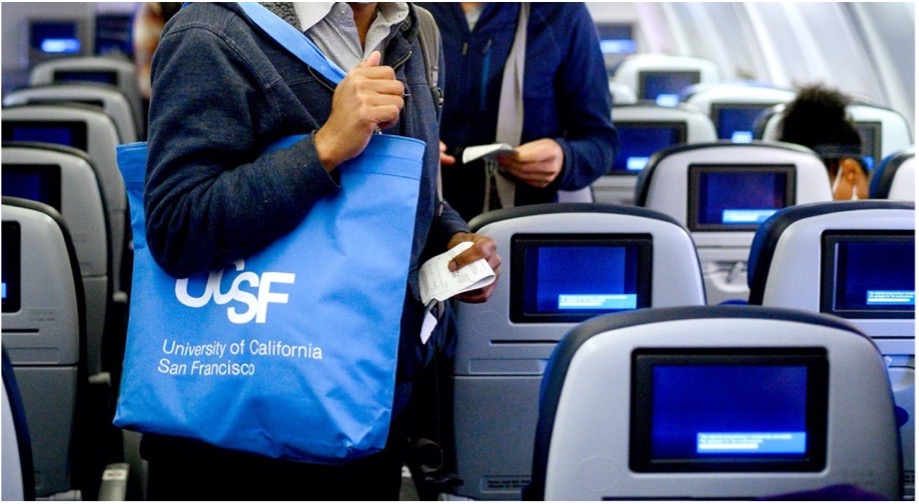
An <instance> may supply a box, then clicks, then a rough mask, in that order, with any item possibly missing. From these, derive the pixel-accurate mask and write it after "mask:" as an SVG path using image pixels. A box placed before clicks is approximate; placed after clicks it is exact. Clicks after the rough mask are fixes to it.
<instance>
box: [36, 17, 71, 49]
mask: <svg viewBox="0 0 919 504" xmlns="http://www.w3.org/2000/svg"><path fill="white" fill-rule="evenodd" d="M78 31H79V28H78V27H77V23H75V22H73V21H53V20H48V21H39V20H33V21H31V22H30V23H29V38H30V39H31V40H30V44H31V46H32V48H33V49H35V50H37V51H41V52H43V53H48V54H76V53H79V52H80V37H79V33H78Z"/></svg>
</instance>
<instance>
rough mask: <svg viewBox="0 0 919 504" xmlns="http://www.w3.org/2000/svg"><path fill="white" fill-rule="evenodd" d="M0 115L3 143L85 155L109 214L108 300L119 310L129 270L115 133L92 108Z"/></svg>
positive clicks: (12, 110)
mask: <svg viewBox="0 0 919 504" xmlns="http://www.w3.org/2000/svg"><path fill="white" fill-rule="evenodd" d="M2 115H3V117H2V123H3V140H4V141H38V142H48V143H57V144H62V145H68V146H70V147H74V148H77V149H80V150H83V151H86V153H87V154H88V155H89V158H90V159H91V160H92V164H93V166H94V167H95V168H96V169H97V170H98V177H99V181H100V182H101V184H102V189H103V194H104V196H105V204H106V207H107V210H108V212H109V224H110V226H111V229H110V230H109V236H110V237H111V256H112V270H111V272H112V285H113V286H114V294H113V296H114V298H115V302H116V304H117V305H118V306H119V307H123V306H125V305H126V304H127V300H128V292H127V291H126V290H125V289H126V288H127V286H129V285H130V281H129V279H128V278H126V276H127V272H128V271H130V268H126V267H125V266H129V264H130V263H126V257H127V260H130V254H131V247H130V238H131V232H130V228H131V222H130V219H129V218H128V203H127V193H126V192H125V186H124V179H123V178H122V176H121V171H119V169H118V161H117V158H116V155H115V152H116V151H115V148H116V147H117V146H118V141H119V138H118V130H117V128H116V127H115V124H114V122H113V121H112V119H111V117H109V116H108V115H107V114H105V113H104V112H103V111H102V110H100V109H99V108H98V107H93V106H88V105H82V104H56V105H15V106H10V107H4V108H3V114H2ZM123 272H125V274H123ZM123 277H125V278H123ZM125 313H127V312H126V311H125Z"/></svg>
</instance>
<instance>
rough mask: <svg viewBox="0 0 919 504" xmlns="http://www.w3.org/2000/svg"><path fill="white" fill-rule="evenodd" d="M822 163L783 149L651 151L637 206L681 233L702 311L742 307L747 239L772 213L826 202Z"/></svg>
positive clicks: (755, 145) (734, 146)
mask: <svg viewBox="0 0 919 504" xmlns="http://www.w3.org/2000/svg"><path fill="white" fill-rule="evenodd" d="M832 199H833V196H832V194H831V190H830V184H829V183H828V182H827V177H826V168H825V167H824V165H823V162H822V161H821V160H820V158H818V157H817V155H816V154H815V153H814V152H813V151H811V150H810V149H807V148H804V147H801V146H799V145H793V144H784V143H778V142H773V143H767V142H752V143H746V144H738V143H731V142H725V141H723V142H716V143H708V144H696V145H683V146H676V147H670V148H668V149H664V150H662V151H658V152H657V153H656V154H655V155H654V156H653V157H652V158H651V161H650V162H649V164H648V167H647V168H645V169H644V170H643V171H642V172H641V173H640V174H639V176H638V181H637V184H636V187H635V201H636V204H637V205H638V206H641V207H645V208H649V209H651V210H655V211H658V212H662V213H664V214H666V215H669V216H670V217H672V218H673V219H676V221H677V222H679V223H680V224H682V225H684V226H686V227H687V228H688V229H689V231H690V232H691V233H692V237H693V241H694V242H695V244H696V247H697V249H698V251H699V258H700V260H701V261H702V272H703V276H704V278H705V288H706V293H707V296H708V303H709V304H720V303H723V302H725V301H729V300H737V299H740V300H745V299H747V296H748V295H749V288H748V286H747V257H748V255H749V252H750V244H751V242H752V241H753V234H754V232H755V231H756V229H757V227H759V225H760V223H762V222H763V221H764V220H765V219H766V218H767V217H768V216H770V215H771V214H773V213H775V212H776V211H777V210H779V209H781V208H784V207H788V206H793V205H801V204H805V203H813V202H818V201H831V200H832Z"/></svg>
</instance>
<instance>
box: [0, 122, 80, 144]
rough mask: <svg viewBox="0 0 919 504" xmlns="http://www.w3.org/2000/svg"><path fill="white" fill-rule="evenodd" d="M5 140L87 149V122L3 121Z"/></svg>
mask: <svg viewBox="0 0 919 504" xmlns="http://www.w3.org/2000/svg"><path fill="white" fill-rule="evenodd" d="M3 140H4V141H17V142H47V143H53V144H58V145H66V146H68V147H74V148H77V149H80V150H84V151H85V150H86V146H87V143H88V140H87V135H86V123H85V122H83V121H20V120H5V121H3Z"/></svg>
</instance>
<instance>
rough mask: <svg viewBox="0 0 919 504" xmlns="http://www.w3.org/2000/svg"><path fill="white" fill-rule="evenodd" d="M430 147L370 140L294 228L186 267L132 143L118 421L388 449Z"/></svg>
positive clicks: (124, 151)
mask: <svg viewBox="0 0 919 504" xmlns="http://www.w3.org/2000/svg"><path fill="white" fill-rule="evenodd" d="M252 5H257V4H252ZM285 25H286V23H285ZM298 33H299V32H298ZM300 37H301V38H302V39H303V40H306V38H305V37H303V36H302V34H301V35H300ZM300 138H303V137H302V136H300V137H292V138H289V139H285V141H284V143H282V144H281V145H276V146H274V147H273V148H284V147H285V146H289V145H292V144H293V143H294V142H296V141H297V140H298V139H300ZM424 150H425V144H424V142H421V141H419V140H415V139H410V138H404V137H398V136H390V135H374V136H373V138H372V139H371V141H370V143H369V145H368V147H367V148H366V149H365V150H364V152H363V153H362V154H361V155H360V156H358V157H357V158H355V159H352V160H350V161H348V162H346V163H344V164H342V165H341V166H339V168H338V171H339V173H340V176H341V191H339V192H338V193H337V194H335V195H332V196H329V197H327V198H325V199H323V200H321V201H319V202H317V203H316V204H315V205H314V206H313V208H312V209H311V210H310V212H309V214H308V215H307V217H306V218H305V219H304V221H303V222H302V223H301V224H300V225H299V226H298V227H297V228H296V229H295V230H293V231H292V232H290V233H288V234H287V235H285V236H283V237H281V238H280V239H278V240H277V241H275V242H274V243H272V244H271V245H269V246H268V247H267V248H265V249H263V250H262V251H260V252H258V253H257V254H255V255H252V256H251V257H246V258H240V259H239V260H237V261H235V262H234V263H233V264H231V265H229V266H227V267H226V268H224V269H223V270H222V271H212V272H209V273H205V274H200V275H197V276H194V277H191V278H174V277H171V276H169V275H168V274H166V273H165V272H164V271H162V269H160V268H159V266H157V264H156V263H155V262H154V260H153V257H152V256H151V254H150V251H149V249H148V248H147V244H146V240H145V231H144V213H143V185H144V172H145V170H146V157H147V146H146V144H144V143H135V144H128V145H124V146H120V147H119V149H118V163H119V167H120V168H121V171H122V173H123V176H124V179H125V186H126V188H127V192H128V201H129V204H130V209H131V227H132V230H133V232H134V276H133V280H132V282H133V286H132V294H131V305H130V316H129V323H128V339H127V347H126V352H125V360H124V371H123V376H122V382H121V393H120V397H119V399H118V404H117V411H116V415H115V420H114V423H115V425H117V426H119V427H121V428H125V429H129V430H135V431H139V432H144V433H157V434H166V435H172V436H181V437H186V438H191V439H196V440H200V441H203V442H206V443H209V444H212V445H215V446H219V447H223V448H229V449H234V450H241V451H245V452H250V453H256V454H260V455H265V456H269V457H273V458H281V459H287V460H297V461H303V462H312V463H340V462H346V461H349V460H353V459H356V458H360V457H363V456H366V455H369V454H371V453H374V452H377V451H379V450H381V449H382V448H383V447H384V446H385V444H386V438H387V435H388V432H389V423H390V420H391V413H392V402H393V393H394V387H395V374H396V358H397V353H398V346H399V333H400V320H401V314H402V305H403V299H404V296H405V288H406V282H407V278H408V270H409V262H410V257H411V246H412V235H413V231H414V222H415V212H416V206H417V202H418V191H419V186H420V184H419V181H420V178H421V170H422V159H423V156H424ZM394 237H395V238H396V239H395V240H394ZM399 238H402V239H399Z"/></svg>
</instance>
